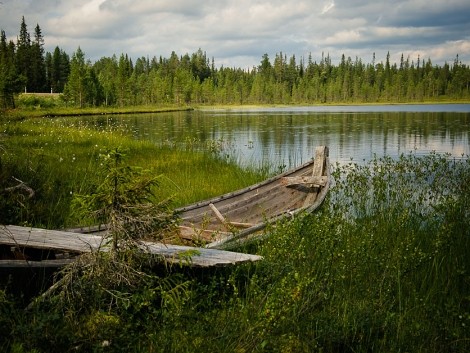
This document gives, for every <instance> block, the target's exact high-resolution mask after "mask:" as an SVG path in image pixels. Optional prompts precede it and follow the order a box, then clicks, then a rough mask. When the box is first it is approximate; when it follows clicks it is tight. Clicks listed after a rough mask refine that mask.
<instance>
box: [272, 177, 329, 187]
mask: <svg viewBox="0 0 470 353" xmlns="http://www.w3.org/2000/svg"><path fill="white" fill-rule="evenodd" d="M327 182H328V177H326V176H297V177H284V178H282V179H281V183H282V185H284V186H292V185H312V187H317V188H318V187H320V186H325V185H326V183H327Z"/></svg>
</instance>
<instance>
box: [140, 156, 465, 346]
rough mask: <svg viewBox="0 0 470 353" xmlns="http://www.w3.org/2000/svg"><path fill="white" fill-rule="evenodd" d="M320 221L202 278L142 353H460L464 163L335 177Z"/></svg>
mask: <svg viewBox="0 0 470 353" xmlns="http://www.w3.org/2000/svg"><path fill="white" fill-rule="evenodd" d="M334 176H335V180H336V185H335V187H334V188H333V189H332V191H331V193H330V195H329V198H328V200H327V201H326V204H325V205H324V207H322V209H321V210H320V212H318V213H316V214H315V215H311V216H307V215H306V216H304V217H299V218H296V219H295V220H292V221H291V222H287V223H284V224H280V225H278V227H277V228H276V229H271V230H269V231H270V232H271V236H270V237H269V238H268V239H267V240H266V241H264V242H263V243H262V244H261V245H259V246H258V249H257V252H258V253H260V254H262V255H263V256H264V261H262V262H261V263H258V264H257V265H256V266H253V265H252V266H248V267H240V268H237V269H235V270H233V271H232V272H231V273H230V274H220V273H219V275H218V276H217V275H214V274H212V277H210V279H208V278H205V279H204V280H203V281H200V282H199V283H198V284H197V285H195V288H194V297H193V300H192V301H191V302H190V303H189V304H188V307H187V310H186V314H185V315H184V317H182V318H178V319H175V320H174V321H172V322H167V323H165V324H163V326H159V329H158V331H157V332H155V333H154V335H153V336H152V338H149V339H141V340H139V342H140V344H142V345H143V347H146V348H142V350H141V351H145V350H146V349H147V348H148V347H151V346H153V347H157V346H158V347H160V348H161V349H162V350H163V351H180V350H182V351H194V352H204V351H226V352H264V351H275V352H467V351H468V350H469V348H470V335H469V331H468V326H469V325H470V297H469V295H468V294H469V293H470V277H469V273H470V272H469V271H470V258H469V256H468V249H469V246H470V224H469V223H470V217H469V216H470V215H469V210H470V188H469V183H468V181H469V180H470V161H469V160H468V159H467V160H463V161H455V162H454V161H449V160H448V159H447V158H446V157H445V156H438V155H431V156H428V157H421V158H418V157H415V156H412V155H410V156H402V157H401V158H400V160H398V161H394V160H392V159H389V158H383V159H375V160H373V161H372V162H371V163H370V164H368V165H366V166H358V165H355V164H350V165H347V166H343V167H339V166H338V167H337V169H336V172H335V173H334Z"/></svg>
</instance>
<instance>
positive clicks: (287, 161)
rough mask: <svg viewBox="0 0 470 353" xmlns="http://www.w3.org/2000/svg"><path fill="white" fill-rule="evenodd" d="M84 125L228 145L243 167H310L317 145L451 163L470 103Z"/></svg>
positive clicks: (179, 115) (463, 148) (188, 115)
mask: <svg viewBox="0 0 470 353" xmlns="http://www.w3.org/2000/svg"><path fill="white" fill-rule="evenodd" d="M86 119H89V120H88V121H90V122H92V123H94V124H98V125H100V126H103V125H108V124H119V125H120V124H124V125H125V126H126V130H128V131H130V132H131V133H132V134H133V135H134V136H135V138H137V139H146V140H151V141H154V142H155V143H157V144H162V143H168V142H171V143H176V144H178V143H184V142H185V141H190V140H198V141H212V140H218V141H223V145H224V146H225V148H226V153H228V154H232V155H235V156H236V157H237V158H238V160H239V161H240V164H250V163H256V164H255V165H259V164H260V163H266V162H268V163H271V164H273V165H276V166H279V165H285V166H286V167H291V166H294V165H298V164H300V163H303V162H306V161H308V160H309V159H310V158H311V156H312V154H313V150H314V148H315V146H317V145H327V146H328V147H329V148H330V159H331V162H333V163H334V162H340V163H346V162H349V161H351V160H354V161H356V162H359V163H363V162H364V161H368V160H370V159H371V158H373V156H374V155H377V156H379V157H380V156H384V155H389V156H391V157H394V158H396V157H398V156H399V155H400V154H402V153H410V152H412V153H415V154H417V155H424V154H429V153H431V152H432V151H435V152H438V153H449V154H450V155H451V158H462V156H465V155H469V154H470V146H469V142H470V139H469V135H470V104H451V105H386V106H319V107H288V108H254V109H240V110H197V111H190V112H175V113H163V114H162V113H160V114H144V115H142V114H136V115H124V116H113V117H90V118H86Z"/></svg>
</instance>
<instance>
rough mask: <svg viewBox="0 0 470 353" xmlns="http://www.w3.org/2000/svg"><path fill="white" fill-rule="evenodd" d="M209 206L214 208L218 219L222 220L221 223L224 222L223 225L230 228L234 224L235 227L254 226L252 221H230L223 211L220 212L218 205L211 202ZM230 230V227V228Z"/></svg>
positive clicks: (213, 210)
mask: <svg viewBox="0 0 470 353" xmlns="http://www.w3.org/2000/svg"><path fill="white" fill-rule="evenodd" d="M209 207H210V209H211V210H212V212H214V214H215V216H216V217H217V219H218V220H219V221H220V223H222V224H223V225H225V226H226V228H228V229H229V228H230V226H233V227H238V228H250V227H252V226H253V224H251V223H242V222H232V221H228V220H227V219H226V218H225V217H224V216H223V214H222V213H220V211H219V210H218V209H217V207H215V206H214V204H213V203H210V204H209ZM227 226H228V227H227ZM229 230H230V229H229Z"/></svg>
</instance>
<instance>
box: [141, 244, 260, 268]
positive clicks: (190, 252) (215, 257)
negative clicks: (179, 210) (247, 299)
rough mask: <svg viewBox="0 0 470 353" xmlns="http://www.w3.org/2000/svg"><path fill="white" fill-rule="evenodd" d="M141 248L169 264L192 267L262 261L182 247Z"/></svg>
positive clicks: (222, 251) (248, 256)
mask: <svg viewBox="0 0 470 353" xmlns="http://www.w3.org/2000/svg"><path fill="white" fill-rule="evenodd" d="M143 247H144V249H145V250H146V251H149V252H150V253H152V254H155V255H161V256H163V257H164V258H165V260H166V261H168V262H170V263H173V264H188V265H191V266H193V267H214V266H226V265H236V264H240V263H245V262H254V261H259V260H261V259H262V257H261V256H259V255H251V254H245V253H238V252H233V251H225V250H217V249H206V248H194V247H191V246H182V245H165V244H162V243H152V242H144V243H143Z"/></svg>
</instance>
